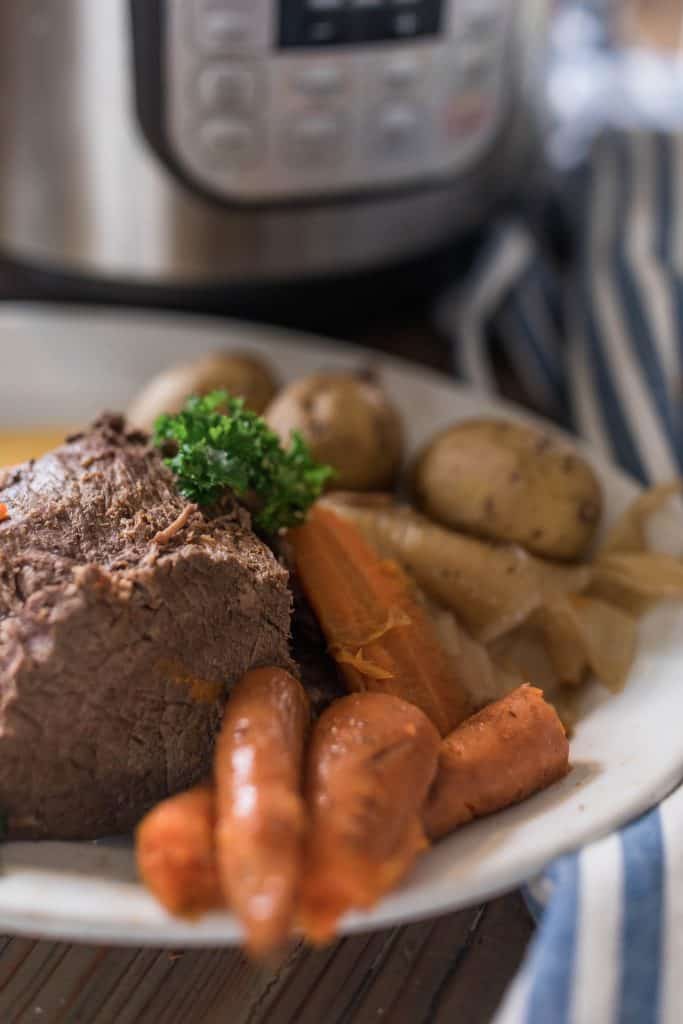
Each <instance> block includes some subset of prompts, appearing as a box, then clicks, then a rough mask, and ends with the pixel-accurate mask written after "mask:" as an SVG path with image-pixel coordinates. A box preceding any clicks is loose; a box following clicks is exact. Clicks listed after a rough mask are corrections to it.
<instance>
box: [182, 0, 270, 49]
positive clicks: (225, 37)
mask: <svg viewBox="0 0 683 1024" xmlns="http://www.w3.org/2000/svg"><path fill="white" fill-rule="evenodd" d="M194 20H195V36H196V39H197V43H198V45H199V48H200V49H201V50H202V51H203V52H204V53H208V54H218V53H244V52H247V51H250V52H251V51H254V50H263V49H265V48H267V47H268V45H269V44H270V38H269V36H270V26H269V20H270V12H269V10H268V8H267V6H264V3H263V2H256V0H194Z"/></svg>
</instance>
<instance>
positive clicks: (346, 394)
mask: <svg viewBox="0 0 683 1024" xmlns="http://www.w3.org/2000/svg"><path fill="white" fill-rule="evenodd" d="M265 418H266V420H267V421H268V423H269V425H270V426H271V427H272V429H273V430H274V431H275V432H276V433H277V434H279V435H280V437H281V438H282V440H283V442H285V443H287V442H288V441H289V438H290V435H291V433H292V431H293V430H298V431H299V432H300V433H301V434H302V435H303V437H304V439H305V440H306V441H307V442H308V445H309V447H310V449H311V452H312V454H313V457H314V458H315V459H317V461H318V462H322V463H325V464H327V465H328V466H332V467H333V468H334V469H335V470H336V476H335V477H334V478H333V480H332V486H333V487H334V488H338V487H339V488H343V489H345V490H350V491H369V490H375V489H378V490H381V489H383V488H388V487H391V485H392V484H393V482H394V480H395V478H396V475H397V473H398V471H399V468H400V465H401V459H402V455H403V430H402V426H401V420H400V417H399V415H398V412H397V411H396V409H395V408H394V406H393V405H392V404H391V403H390V402H389V401H388V399H387V397H386V396H385V394H384V392H383V391H382V390H381V388H380V387H379V386H378V385H377V384H376V383H374V382H373V381H372V380H367V379H365V378H363V377H361V376H355V375H353V374H350V373H319V374H312V375H311V376H309V377H303V378H302V379H301V380H298V381H296V382H295V383H294V384H291V385H290V386H289V387H287V388H285V389H284V391H282V392H281V393H280V394H279V395H278V396H277V398H276V399H275V401H274V402H272V404H271V405H270V406H269V407H268V409H267V410H266V414H265Z"/></svg>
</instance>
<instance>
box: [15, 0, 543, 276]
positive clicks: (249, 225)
mask: <svg viewBox="0 0 683 1024" xmlns="http://www.w3.org/2000/svg"><path fill="white" fill-rule="evenodd" d="M549 7H550V3H549V0H2V3H0V257H1V258H2V259H4V260H5V261H7V262H8V263H10V264H12V265H13V266H15V267H18V268H23V269H24V270H25V271H26V272H32V273H34V274H36V275H38V276H39V277H43V278H44V277H46V276H47V277H49V276H51V275H52V276H55V277H56V278H61V279H63V280H78V281H81V282H82V283H83V286H84V287H97V286H98V285H100V286H102V285H106V286H107V287H109V288H110V289H114V290H116V289H124V288H128V289H130V288H136V287H138V288H145V287H147V288H152V289H154V290H155V291H156V292H157V293H158V294H163V293H164V292H165V291H167V292H169V293H170V292H173V293H177V292H178V290H182V289H191V290H196V289H200V290H206V289H212V288H217V289H220V290H222V291H226V290H227V291H229V290H230V289H236V288H242V287H251V286H258V285H259V284H263V283H266V282H268V283H276V284H277V283H280V284H286V283H287V282H293V281H302V280H304V281H310V280H311V279H320V278H329V277H330V276H338V275H345V274H353V273H359V272H367V271H369V270H373V269H377V268H386V267H390V266H395V265H398V264H402V263H406V261H408V262H409V261H413V260H415V259H419V258H421V257H422V256H423V255H425V254H428V253H430V252H434V251H436V250H438V249H439V248H440V247H443V246H444V245H445V244H446V243H447V242H449V241H450V240H451V239H453V238H456V237H458V236H460V237H462V235H463V233H465V232H468V231H469V230H471V229H472V228H473V226H475V225H476V224H478V223H480V222H481V220H482V218H484V217H485V216H486V215H487V214H489V213H490V212H491V210H492V208H493V207H494V205H495V204H496V203H498V202H500V201H501V200H503V199H504V198H506V197H508V196H510V195H515V194H519V193H520V191H523V189H524V186H525V185H527V184H528V182H529V178H530V172H531V168H532V167H534V166H536V163H537V161H538V153H539V152H540V147H539V146H538V144H537V139H538V133H537V127H538V113H539V109H538V108H539V102H538V101H539V96H540V94H541V92H542V89H541V86H540V84H539V68H540V66H541V60H542V57H543V54H544V50H545V40H546V22H547V18H548V8H549Z"/></svg>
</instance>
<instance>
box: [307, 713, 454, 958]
mask: <svg viewBox="0 0 683 1024" xmlns="http://www.w3.org/2000/svg"><path fill="white" fill-rule="evenodd" d="M439 745H440V738H439V734H438V732H437V731H436V729H435V728H434V726H433V725H432V723H431V722H430V721H429V719H428V718H427V717H426V715H424V714H423V713H422V712H421V711H420V709H419V708H416V707H415V706H414V705H411V704H408V703H407V702H406V701H404V700H401V699H400V698H398V697H392V696H390V695H389V694H382V693H363V694H352V695H351V696H349V697H342V698H341V700H338V701H335V703H334V704H332V705H331V706H330V707H329V708H328V709H327V710H326V711H325V712H323V714H322V715H321V717H320V719H319V720H318V723H317V725H316V727H315V729H314V732H313V737H312V740H311V746H310V749H309V753H308V777H307V784H306V796H307V800H308V808H309V814H310V818H311V821H310V826H309V836H308V842H307V851H306V868H305V872H304V880H303V885H302V893H301V906H300V923H301V925H302V927H303V929H304V931H305V933H306V935H307V936H308V938H309V939H311V940H312V941H313V942H326V941H328V940H329V939H331V938H332V936H333V935H334V931H335V928H336V925H337V921H338V920H339V918H340V917H341V915H342V914H344V913H345V912H346V911H347V910H350V909H351V908H353V907H361V908H363V907H370V906H372V905H373V904H374V903H375V902H376V901H377V900H378V899H380V898H381V897H382V896H383V895H384V894H385V893H386V892H387V891H388V890H389V889H391V888H392V886H394V885H396V883H397V882H399V881H400V880H401V878H402V877H403V876H404V875H405V874H406V873H407V871H408V870H409V868H410V867H411V865H412V864H413V862H414V860H415V858H416V857H417V855H418V854H419V853H420V851H421V850H423V849H424V848H425V847H426V846H427V840H426V839H425V835H424V831H423V828H422V824H421V821H420V811H421V809H422V805H423V802H424V799H425V797H426V795H427V792H428V789H429V786H430V784H431V782H432V780H433V778H434V775H435V772H436V766H437V759H438V753H439Z"/></svg>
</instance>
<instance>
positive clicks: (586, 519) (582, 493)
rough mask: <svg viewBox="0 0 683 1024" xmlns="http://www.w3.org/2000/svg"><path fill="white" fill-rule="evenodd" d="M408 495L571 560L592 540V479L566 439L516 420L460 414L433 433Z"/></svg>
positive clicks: (597, 511) (437, 515)
mask: <svg viewBox="0 0 683 1024" xmlns="http://www.w3.org/2000/svg"><path fill="white" fill-rule="evenodd" d="M413 487H414V491H415V499H416V501H417V504H418V505H419V506H420V508H421V509H422V510H423V511H424V512H425V514H426V515H428V516H430V517H431V518H432V519H435V520H436V521H437V522H440V523H443V524H444V525H445V526H450V527H454V528H457V529H463V530H468V531H470V532H472V533H475V534H478V535H479V536H481V537H486V538H488V539H490V540H497V541H505V542H512V543H517V544H521V545H522V546H523V547H525V548H527V550H529V551H531V552H533V553H534V554H536V555H542V556H543V557H545V558H555V559H564V560H571V559H576V558H579V557H580V556H581V555H583V554H584V553H585V551H586V549H587V547H588V546H589V544H590V543H591V541H592V540H593V538H594V536H595V532H596V530H597V527H598V524H599V522H600V517H601V512H602V494H601V489H600V484H599V482H598V480H597V477H596V476H595V473H594V472H593V470H592V469H591V468H590V466H589V465H588V464H587V463H586V462H585V461H584V459H582V458H581V457H580V456H579V455H577V454H576V453H575V452H573V451H571V449H569V448H568V447H567V446H566V445H564V444H562V443H561V442H559V441H556V440H555V439H554V438H552V437H550V436H548V435H546V434H544V433H542V432H540V431H538V430H536V429H534V428H532V427H527V426H523V425H521V424H518V423H511V422H506V421H499V420H484V419H482V420H468V421H465V422H463V423H458V424H455V425H454V426H452V427H449V428H447V429H446V430H444V431H443V432H442V433H441V434H438V435H437V436H436V437H435V438H434V439H433V440H432V441H431V442H430V444H429V445H427V447H426V448H425V449H424V450H423V451H422V453H421V454H420V455H419V456H418V459H417V461H416V464H415V467H414V470H413Z"/></svg>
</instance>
